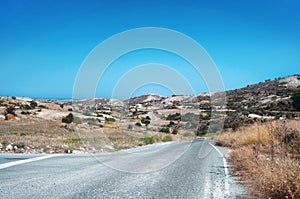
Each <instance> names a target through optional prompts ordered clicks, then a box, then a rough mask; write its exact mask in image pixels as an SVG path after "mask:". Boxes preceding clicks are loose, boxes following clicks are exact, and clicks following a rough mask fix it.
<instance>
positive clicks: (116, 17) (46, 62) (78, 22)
mask: <svg viewBox="0 0 300 199" xmlns="http://www.w3.org/2000/svg"><path fill="white" fill-rule="evenodd" d="M299 9H300V3H298V1H297V0H272V1H271V0H243V1H233V0H227V1H216V0H211V1H200V0H199V1H189V0H186V1H165V0H162V1H140V0H128V1H122V0H107V1H106V0H100V1H99V0H98V1H83V0H82V1H80V0H75V1H72V0H67V1H63V0H42V1H41V0H27V1H22V0H1V1H0V67H1V73H0V74H1V84H0V95H16V96H30V97H44V98H71V97H72V91H73V85H74V81H75V79H76V75H77V73H78V70H79V69H80V66H81V64H82V63H83V61H84V60H85V58H86V57H87V56H88V54H89V53H90V52H91V51H92V50H93V49H94V48H95V47H96V46H97V45H98V44H99V43H101V42H102V41H104V40H105V39H107V38H109V37H110V36H112V35H114V34H117V33H119V32H122V31H126V30H128V29H132V28H140V27H163V28H169V29H173V30H176V31H179V32H181V33H183V34H186V35H188V36H189V37H191V38H193V39H194V40H196V41H197V42H198V43H199V44H201V45H202V46H203V47H204V48H205V49H206V51H207V52H208V53H209V55H210V56H211V58H212V59H213V60H214V62H215V64H216V65H217V67H218V69H219V71H220V73H221V76H222V78H223V81H224V86H225V88H226V89H235V88H240V87H243V86H246V85H248V84H253V83H258V82H260V81H264V80H265V79H273V78H276V77H282V76H286V75H292V74H296V73H299V69H300V37H299V35H300V12H299ZM166 54H167V53H165V52H157V51H146V52H140V53H136V57H135V56H134V53H133V54H131V55H128V57H127V58H123V61H124V62H122V59H121V58H120V60H118V62H119V65H124V64H125V65H126V66H127V67H126V69H128V70H129V69H130V68H131V67H135V66H136V65H134V63H135V62H136V60H139V63H140V64H141V63H148V62H153V60H154V61H155V62H157V63H167V64H169V65H170V66H171V67H172V66H173V65H176V64H175V63H177V64H178V63H180V61H178V62H177V61H176V59H177V58H174V57H172V56H169V55H166ZM174 67H175V68H176V66H174ZM116 71H119V70H117V69H116V70H115V72H116ZM188 73H189V70H187V73H186V74H187V75H188ZM112 74H114V72H113V73H112ZM115 78H118V76H116V77H115ZM195 80H196V79H193V80H191V81H194V83H193V85H195V86H194V87H195V90H196V92H197V93H200V92H205V91H206V87H205V84H204V83H203V80H201V79H199V86H197V82H195ZM107 81H111V82H108V83H107V86H105V88H103V87H98V89H97V96H98V97H109V90H110V89H112V86H111V85H114V84H115V82H116V79H114V78H108V80H107ZM103 90H104V91H103ZM102 91H103V92H102ZM155 91H157V92H159V94H167V95H169V94H170V91H168V90H167V89H164V88H163V87H159V86H158V85H157V86H153V85H148V86H146V87H143V88H139V89H138V90H137V91H136V93H135V95H139V94H143V93H146V92H151V93H153V92H155Z"/></svg>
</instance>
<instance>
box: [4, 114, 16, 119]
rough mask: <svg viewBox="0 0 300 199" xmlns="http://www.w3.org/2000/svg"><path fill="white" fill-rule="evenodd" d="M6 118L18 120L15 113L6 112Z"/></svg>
mask: <svg viewBox="0 0 300 199" xmlns="http://www.w3.org/2000/svg"><path fill="white" fill-rule="evenodd" d="M5 120H16V117H15V116H14V115H13V114H6V116H5Z"/></svg>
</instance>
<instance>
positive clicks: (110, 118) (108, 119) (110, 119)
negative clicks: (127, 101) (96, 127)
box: [105, 117, 116, 122]
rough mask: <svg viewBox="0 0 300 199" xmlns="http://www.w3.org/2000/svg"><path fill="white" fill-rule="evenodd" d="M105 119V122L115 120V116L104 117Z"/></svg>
mask: <svg viewBox="0 0 300 199" xmlns="http://www.w3.org/2000/svg"><path fill="white" fill-rule="evenodd" d="M105 121H106V122H115V121H116V119H115V118H112V117H105Z"/></svg>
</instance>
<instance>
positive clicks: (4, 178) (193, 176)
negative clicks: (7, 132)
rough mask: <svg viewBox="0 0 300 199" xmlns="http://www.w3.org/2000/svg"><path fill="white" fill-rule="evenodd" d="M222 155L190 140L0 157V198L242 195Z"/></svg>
mask: <svg viewBox="0 0 300 199" xmlns="http://www.w3.org/2000/svg"><path fill="white" fill-rule="evenodd" d="M225 153H226V151H225V150H224V149H222V148H217V147H215V146H213V145H212V144H210V143H209V142H208V141H202V140H194V141H193V142H172V143H164V144H156V145H149V146H145V147H139V148H135V149H130V150H127V151H121V152H117V153H110V154H96V155H95V154H94V155H58V156H48V155H34V156H33V155H13V154H11V155H8V154H6V155H0V181H1V183H0V198H3V199H4V198H7V199H8V198H14V199H16V198H22V199H24V198H39V199H40V198H162V199H166V198H170V199H171V198H172V199H174V198H183V199H188V198H201V199H202V198H209V199H210V198H218V199H219V198H246V196H245V195H244V194H243V187H242V186H241V185H240V184H238V183H237V182H235V181H234V179H233V177H231V176H230V169H229V168H228V166H227V162H226V160H225V159H224V157H223V154H225ZM32 160H33V161H32Z"/></svg>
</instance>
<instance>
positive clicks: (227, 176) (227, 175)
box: [209, 143, 230, 195]
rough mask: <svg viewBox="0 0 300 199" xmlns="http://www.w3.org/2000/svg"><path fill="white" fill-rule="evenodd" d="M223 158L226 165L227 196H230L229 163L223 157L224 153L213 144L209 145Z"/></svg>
mask: <svg viewBox="0 0 300 199" xmlns="http://www.w3.org/2000/svg"><path fill="white" fill-rule="evenodd" d="M209 144H210V145H211V146H212V147H213V148H214V149H215V150H216V151H217V152H218V153H219V154H220V155H221V156H222V158H223V165H224V172H225V195H229V194H230V191H229V188H230V187H229V183H228V178H229V172H228V165H227V161H226V159H225V157H224V155H223V153H222V152H221V151H220V150H219V149H218V148H217V147H216V146H214V145H213V144H211V143H209Z"/></svg>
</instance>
